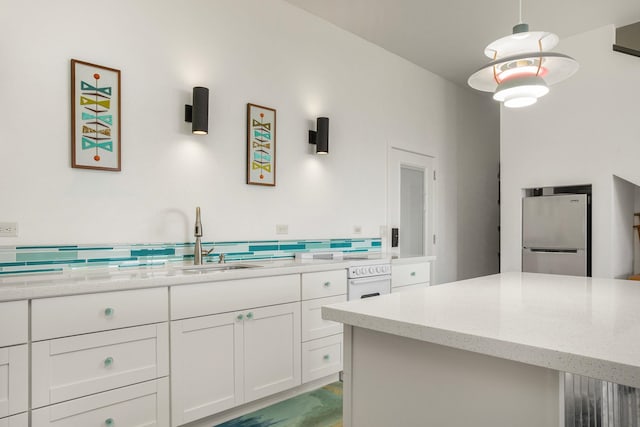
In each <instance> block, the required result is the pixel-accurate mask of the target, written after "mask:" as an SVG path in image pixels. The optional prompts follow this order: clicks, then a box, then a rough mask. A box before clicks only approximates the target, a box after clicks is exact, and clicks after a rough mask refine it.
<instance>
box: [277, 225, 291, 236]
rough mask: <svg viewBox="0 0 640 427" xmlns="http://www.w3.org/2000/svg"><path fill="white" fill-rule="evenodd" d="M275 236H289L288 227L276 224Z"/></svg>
mask: <svg viewBox="0 0 640 427" xmlns="http://www.w3.org/2000/svg"><path fill="white" fill-rule="evenodd" d="M276 234H289V226H288V225H287V224H276Z"/></svg>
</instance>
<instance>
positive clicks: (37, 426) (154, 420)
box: [31, 378, 169, 427]
mask: <svg viewBox="0 0 640 427" xmlns="http://www.w3.org/2000/svg"><path fill="white" fill-rule="evenodd" d="M31 425H32V427H49V426H51V427H53V426H55V427H79V426H82V427H105V426H107V427H108V426H113V427H121V426H126V427H143V426H144V427H169V380H168V379H167V378H161V379H159V380H154V381H148V382H145V383H140V384H135V385H132V386H129V387H124V388H119V389H117V390H112V391H107V392H104V393H99V394H94V395H91V396H87V397H83V398H80V399H76V400H71V401H68V402H64V403H58V404H57V405H51V406H47V407H44V408H40V409H36V410H33V411H32V412H31Z"/></svg>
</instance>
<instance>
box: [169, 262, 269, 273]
mask: <svg viewBox="0 0 640 427" xmlns="http://www.w3.org/2000/svg"><path fill="white" fill-rule="evenodd" d="M256 267H260V266H259V265H256V264H202V265H190V266H187V267H182V268H181V270H182V271H184V272H185V273H213V272H216V271H229V270H243V269H246V268H256Z"/></svg>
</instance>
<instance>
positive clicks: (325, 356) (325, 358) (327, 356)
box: [322, 354, 331, 360]
mask: <svg viewBox="0 0 640 427" xmlns="http://www.w3.org/2000/svg"><path fill="white" fill-rule="evenodd" d="M322 358H323V359H324V360H329V359H331V356H329V355H328V354H325V355H324V356H322Z"/></svg>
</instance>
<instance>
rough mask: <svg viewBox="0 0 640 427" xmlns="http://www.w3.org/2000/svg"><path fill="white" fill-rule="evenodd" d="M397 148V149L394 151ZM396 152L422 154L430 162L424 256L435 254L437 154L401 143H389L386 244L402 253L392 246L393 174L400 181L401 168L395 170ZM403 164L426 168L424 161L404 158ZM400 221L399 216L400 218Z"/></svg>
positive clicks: (427, 180)
mask: <svg viewBox="0 0 640 427" xmlns="http://www.w3.org/2000/svg"><path fill="white" fill-rule="evenodd" d="M394 150H395V151H394ZM394 152H398V153H406V155H408V156H421V157H423V158H425V160H426V161H427V162H428V163H430V165H429V166H427V167H426V169H430V172H431V173H430V174H427V175H425V192H426V195H425V203H426V204H427V209H426V212H425V217H426V220H425V254H424V256H435V254H436V247H437V246H436V244H437V238H436V225H437V218H436V212H437V210H436V209H435V203H436V200H437V185H436V181H437V172H436V171H437V159H436V157H435V156H432V155H430V154H427V153H423V152H419V151H415V150H410V149H407V148H404V147H402V146H399V145H394V144H391V143H390V144H388V145H387V181H386V185H387V191H386V193H387V200H386V205H387V206H386V208H387V221H386V223H387V225H386V230H385V231H386V232H385V233H383V234H384V237H385V239H386V246H387V252H389V253H392V254H399V253H400V248H399V247H398V248H392V247H391V229H392V228H393V227H395V224H393V223H392V218H393V217H394V214H393V213H392V205H393V200H392V199H393V198H394V197H393V191H392V188H391V187H392V183H393V176H392V174H394V173H395V174H397V177H396V179H397V182H398V183H399V182H400V178H399V175H400V170H399V169H398V170H394V161H393V153H394ZM400 164H401V165H405V166H408V167H412V168H417V169H423V168H425V165H424V163H421V164H418V163H412V162H411V161H405V162H403V161H402V160H401V161H400ZM398 221H399V218H398Z"/></svg>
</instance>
